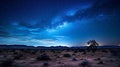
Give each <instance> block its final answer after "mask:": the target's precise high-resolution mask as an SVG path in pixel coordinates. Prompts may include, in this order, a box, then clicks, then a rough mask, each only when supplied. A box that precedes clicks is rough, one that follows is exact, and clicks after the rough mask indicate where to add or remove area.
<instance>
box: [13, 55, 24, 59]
mask: <svg viewBox="0 0 120 67" xmlns="http://www.w3.org/2000/svg"><path fill="white" fill-rule="evenodd" d="M22 57H23V54H17V55H15V56H14V59H16V60H19V59H21V58H22Z"/></svg>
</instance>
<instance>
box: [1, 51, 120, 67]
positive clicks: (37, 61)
mask: <svg viewBox="0 0 120 67" xmlns="http://www.w3.org/2000/svg"><path fill="white" fill-rule="evenodd" d="M117 51H118V50H117ZM118 52H119V51H118ZM119 56H120V55H117V52H116V51H113V50H108V49H104V50H98V51H97V52H96V53H92V52H86V53H85V52H84V51H83V50H32V49H21V50H18V49H16V50H12V49H11V50H0V67H120V57H119Z"/></svg>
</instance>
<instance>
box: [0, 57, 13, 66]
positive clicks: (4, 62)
mask: <svg viewBox="0 0 120 67" xmlns="http://www.w3.org/2000/svg"><path fill="white" fill-rule="evenodd" d="M13 63H14V60H11V59H5V60H2V61H1V63H0V67H13Z"/></svg>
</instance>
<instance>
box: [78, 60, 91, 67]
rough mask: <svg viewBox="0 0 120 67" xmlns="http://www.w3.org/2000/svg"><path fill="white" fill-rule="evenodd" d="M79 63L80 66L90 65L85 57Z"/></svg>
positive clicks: (89, 66) (88, 66) (87, 66)
mask: <svg viewBox="0 0 120 67" xmlns="http://www.w3.org/2000/svg"><path fill="white" fill-rule="evenodd" d="M79 65H80V66H82V67H91V64H90V62H89V61H88V60H86V59H85V60H83V61H82V62H81V63H80V64H79Z"/></svg>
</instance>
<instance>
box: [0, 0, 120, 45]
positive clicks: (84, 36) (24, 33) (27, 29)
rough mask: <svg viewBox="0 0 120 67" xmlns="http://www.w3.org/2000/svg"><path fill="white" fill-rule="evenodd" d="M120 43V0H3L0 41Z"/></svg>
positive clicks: (0, 13)
mask: <svg viewBox="0 0 120 67" xmlns="http://www.w3.org/2000/svg"><path fill="white" fill-rule="evenodd" d="M88 40H96V41H97V42H98V43H99V44H100V45H119V44H120V2H119V0H0V44H8V45H10V44H18V45H19V44H20V45H21V44H22V45H23V44H24V45H29V46H60V45H61V46H84V45H86V42H87V41H88Z"/></svg>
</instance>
